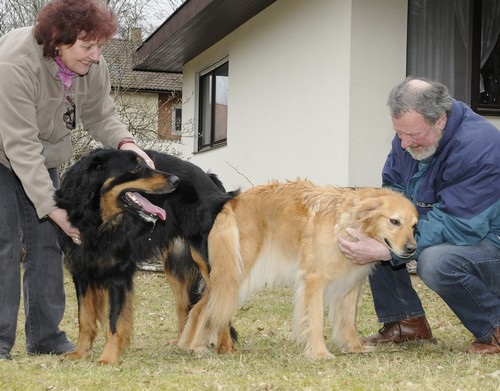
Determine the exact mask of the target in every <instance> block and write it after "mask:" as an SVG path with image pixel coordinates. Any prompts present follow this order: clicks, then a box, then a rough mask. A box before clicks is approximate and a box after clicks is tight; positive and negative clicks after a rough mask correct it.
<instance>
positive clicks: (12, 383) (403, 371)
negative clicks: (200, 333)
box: [0, 272, 500, 391]
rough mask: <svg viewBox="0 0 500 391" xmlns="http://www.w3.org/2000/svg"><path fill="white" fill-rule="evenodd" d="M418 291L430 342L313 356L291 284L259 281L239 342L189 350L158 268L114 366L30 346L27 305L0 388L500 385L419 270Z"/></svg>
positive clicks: (495, 362) (143, 288) (144, 284)
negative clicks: (201, 351) (294, 333)
mask: <svg viewBox="0 0 500 391" xmlns="http://www.w3.org/2000/svg"><path fill="white" fill-rule="evenodd" d="M414 281H415V286H416V289H417V291H418V292H419V293H420V295H421V298H422V301H423V303H424V306H425V308H426V311H427V315H428V319H429V322H430V323H431V326H432V328H433V332H434V334H435V336H436V337H437V339H438V342H437V343H436V344H424V345H406V346H385V347H379V348H377V349H376V350H375V351H374V352H372V353H369V354H345V353H342V352H340V351H338V349H336V348H335V346H331V344H330V345H329V347H330V349H331V350H332V352H333V353H334V354H335V359H333V360H326V361H320V362H314V361H310V360H307V359H305V358H304V357H303V356H302V355H301V348H300V347H298V346H297V345H296V344H295V343H294V342H293V341H292V339H291V333H290V319H291V311H292V298H291V294H290V291H289V290H287V289H272V290H265V291H262V292H260V293H259V294H257V295H255V296H253V297H252V298H251V300H249V301H248V302H247V303H246V304H245V306H244V307H243V308H242V309H241V310H240V311H239V312H238V315H237V317H236V320H235V326H236V328H237V330H238V332H239V336H240V342H239V344H238V352H237V353H235V354H230V355H218V354H211V355H208V356H197V355H193V354H188V353H186V352H184V351H182V350H180V349H178V348H176V347H175V346H172V345H171V344H170V341H171V340H173V339H174V338H175V336H176V318H175V313H174V307H173V299H172V295H171V292H170V289H169V287H168V285H167V283H166V282H165V279H164V277H163V275H162V274H161V273H152V272H140V273H138V276H137V279H136V292H137V300H136V313H135V335H134V339H133V341H132V345H131V346H130V348H129V349H128V350H127V352H126V353H125V355H124V356H123V361H122V363H121V364H120V365H118V366H101V365H98V364H97V362H96V361H97V359H98V358H99V355H100V352H101V349H102V346H103V333H101V335H100V337H99V339H98V340H97V342H96V345H95V347H94V352H95V353H94V356H93V357H91V358H88V359H85V360H82V361H78V362H71V361H67V360H63V359H61V358H60V357H57V356H27V354H26V351H25V339H24V335H23V322H24V319H23V313H22V311H21V314H20V317H19V325H18V338H17V341H16V345H15V347H14V349H13V351H12V355H13V360H12V361H0V390H9V391H11V390H13V391H14V390H30V391H35V390H50V391H52V390H134V391H139V390H253V391H256V390H481V391H483V390H500V357H499V356H498V355H496V356H484V357H483V356H477V355H469V354H465V353H463V351H464V348H465V347H466V346H467V345H468V344H469V343H470V342H471V341H472V336H471V335H470V334H469V333H468V332H467V331H466V330H465V329H464V328H463V327H462V326H461V324H460V322H459V321H458V320H457V318H456V317H455V316H454V315H453V314H452V313H451V311H450V310H449V309H448V308H447V307H446V305H445V304H444V303H443V302H442V301H441V300H440V299H439V298H438V297H437V296H436V295H435V294H434V293H433V292H431V291H430V290H429V289H427V288H426V287H425V286H424V285H423V284H422V283H421V282H420V281H419V280H418V279H417V278H416V277H415V278H414ZM66 286H67V289H66V291H67V310H66V315H65V318H64V321H63V325H62V327H63V329H64V330H65V331H66V332H67V333H68V335H69V336H70V338H71V339H73V340H75V341H76V339H77V334H78V323H77V309H76V301H75V295H74V289H73V286H72V283H71V282H70V279H69V278H68V277H66ZM379 327H380V325H379V324H378V323H377V321H376V317H375V314H374V310H373V304H372V301H371V296H370V292H369V289H368V287H366V288H365V289H364V290H363V296H362V298H361V301H360V311H359V317H358V329H359V331H360V333H361V334H370V333H373V332H376V331H377V329H378V328H379Z"/></svg>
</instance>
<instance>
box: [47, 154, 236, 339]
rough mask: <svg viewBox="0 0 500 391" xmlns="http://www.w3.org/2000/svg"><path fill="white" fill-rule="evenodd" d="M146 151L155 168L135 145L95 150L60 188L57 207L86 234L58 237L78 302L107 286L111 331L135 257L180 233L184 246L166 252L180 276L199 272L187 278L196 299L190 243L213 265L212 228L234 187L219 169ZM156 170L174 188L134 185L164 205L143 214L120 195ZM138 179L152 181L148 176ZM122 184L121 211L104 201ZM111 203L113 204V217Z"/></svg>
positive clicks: (161, 248)
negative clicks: (161, 215) (150, 217)
mask: <svg viewBox="0 0 500 391" xmlns="http://www.w3.org/2000/svg"><path fill="white" fill-rule="evenodd" d="M147 153H148V155H149V156H150V157H151V159H152V160H153V161H154V163H155V166H156V170H151V169H150V168H149V167H148V166H147V165H146V163H145V162H144V161H143V160H142V159H141V158H139V157H138V156H137V155H136V154H135V153H133V152H131V151H118V150H111V149H98V150H95V151H92V152H91V153H89V154H88V155H86V156H84V157H82V158H81V159H80V160H79V161H78V162H76V163H75V164H74V165H73V166H72V167H70V168H69V169H68V170H67V172H66V173H65V174H64V175H63V178H62V181H61V187H60V189H59V190H58V191H57V192H56V204H57V206H58V207H60V208H63V209H66V210H67V212H68V219H69V221H70V222H71V224H72V225H73V226H75V227H76V228H78V229H79V230H80V233H81V240H82V244H81V245H80V246H78V245H76V244H75V243H73V241H72V239H71V238H70V237H68V236H67V235H65V234H63V233H62V234H61V238H60V243H61V247H62V249H63V252H64V253H65V255H66V256H65V263H66V266H67V268H68V270H69V271H70V273H71V275H72V278H73V281H74V283H75V287H76V291H77V297H78V302H79V305H80V301H81V299H82V297H84V295H85V293H86V291H87V289H89V288H98V289H104V290H107V291H108V292H109V326H110V330H111V332H112V333H115V332H116V323H117V320H118V318H119V316H120V312H121V311H122V306H123V302H124V297H125V295H126V294H128V293H130V292H132V291H133V275H134V273H135V271H136V267H137V264H138V263H140V262H142V261H145V260H148V259H151V258H152V257H158V256H163V257H165V256H166V254H167V253H168V249H169V247H170V248H171V246H172V245H173V241H174V239H180V240H181V244H182V246H183V250H182V251H180V253H179V252H177V253H175V254H172V256H171V257H168V256H167V257H166V260H165V268H166V270H168V272H169V273H171V274H172V275H174V276H177V277H178V278H180V279H182V278H183V276H186V275H188V274H194V275H195V276H196V278H195V280H196V283H192V284H190V285H189V289H190V292H189V295H190V298H191V301H192V302H191V305H192V304H194V302H196V301H197V300H198V299H199V294H200V291H199V290H200V283H201V276H200V272H199V270H198V269H199V268H198V266H197V265H196V263H195V262H194V261H193V258H192V257H191V253H190V251H188V250H189V249H193V250H195V251H196V252H198V253H199V254H200V255H201V256H202V258H203V260H204V262H206V263H207V268H208V269H209V265H208V251H207V236H208V233H209V231H210V229H211V227H212V224H213V221H214V219H215V217H216V216H217V214H218V212H219V211H220V210H221V208H222V206H223V205H224V204H225V203H226V202H227V201H228V200H230V199H231V198H233V197H234V196H235V195H236V193H237V192H231V193H227V192H226V191H225V190H224V187H223V186H222V183H221V182H220V180H219V179H218V178H217V176H215V175H214V174H207V173H205V172H204V171H203V170H201V169H200V168H199V167H197V166H196V165H194V164H192V163H189V162H187V161H184V160H181V159H179V158H177V157H174V156H171V155H168V154H165V153H159V152H155V151H147ZM154 173H156V174H158V173H159V174H161V175H164V176H165V177H166V179H167V181H168V182H169V183H170V185H171V186H172V187H176V189H175V190H173V191H171V192H165V189H163V190H161V191H156V194H155V193H151V192H142V191H141V190H140V189H139V190H137V191H138V192H139V193H140V194H142V195H143V196H144V197H145V198H147V199H148V200H150V201H151V203H153V204H154V205H157V206H160V207H161V208H163V209H164V210H165V212H166V219H165V220H161V219H158V220H156V222H152V221H145V220H144V219H143V218H142V217H141V216H140V215H139V214H138V213H137V211H136V209H135V208H134V207H130V206H129V205H127V203H126V202H124V201H123V198H122V197H123V193H124V191H125V190H127V189H128V183H129V182H132V184H134V183H135V182H134V181H141V180H145V181H148V180H149V179H148V178H149V177H150V176H151V175H152V174H154ZM167 173H168V174H167ZM137 183H141V186H145V187H147V186H146V185H144V183H143V182H137ZM120 186H122V187H123V189H122V190H121V191H120V192H119V193H117V194H114V198H116V200H115V201H116V210H114V209H115V204H110V203H109V202H108V203H104V204H103V203H102V200H103V197H104V195H105V194H106V193H107V192H108V191H111V192H113V191H114V189H116V188H118V187H120ZM133 189H134V186H132V190H133ZM107 209H112V210H114V212H113V214H112V216H111V217H110V211H109V210H107ZM115 212H116V213H115ZM103 216H106V218H103Z"/></svg>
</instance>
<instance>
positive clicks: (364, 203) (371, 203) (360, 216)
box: [352, 198, 382, 221]
mask: <svg viewBox="0 0 500 391" xmlns="http://www.w3.org/2000/svg"><path fill="white" fill-rule="evenodd" d="M380 205H382V202H381V201H380V200H379V199H376V198H365V199H363V200H361V201H359V203H358V204H357V205H356V206H355V207H354V209H353V212H352V216H353V218H354V220H356V221H363V220H368V219H370V218H371V217H373V216H374V215H375V214H376V212H377V209H378V208H379V207H380Z"/></svg>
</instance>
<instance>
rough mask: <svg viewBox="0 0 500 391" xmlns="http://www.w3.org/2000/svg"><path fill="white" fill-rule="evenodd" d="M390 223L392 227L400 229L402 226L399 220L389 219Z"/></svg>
mask: <svg viewBox="0 0 500 391" xmlns="http://www.w3.org/2000/svg"><path fill="white" fill-rule="evenodd" d="M389 221H390V223H391V224H392V225H395V226H396V227H399V226H400V225H401V222H400V221H399V220H398V219H389Z"/></svg>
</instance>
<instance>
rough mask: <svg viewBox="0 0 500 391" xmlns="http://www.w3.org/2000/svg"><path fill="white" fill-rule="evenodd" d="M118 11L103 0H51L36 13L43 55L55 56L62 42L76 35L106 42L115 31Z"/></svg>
mask: <svg viewBox="0 0 500 391" xmlns="http://www.w3.org/2000/svg"><path fill="white" fill-rule="evenodd" d="M117 27H118V21H117V18H116V15H115V13H114V12H113V10H112V9H111V8H109V7H108V6H107V5H106V4H105V3H104V2H103V1H102V0H52V1H50V2H49V3H47V5H45V7H43V8H42V9H41V10H40V12H39V13H38V15H37V18H36V23H35V26H34V34H35V39H36V41H37V42H38V44H39V45H43V55H44V57H52V58H53V57H55V56H56V55H57V47H58V46H60V45H73V44H74V43H75V42H76V40H77V38H80V39H82V40H84V41H99V42H105V41H107V40H109V39H110V38H111V37H112V36H113V34H114V33H115V32H116V29H117Z"/></svg>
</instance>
